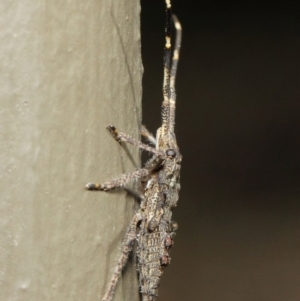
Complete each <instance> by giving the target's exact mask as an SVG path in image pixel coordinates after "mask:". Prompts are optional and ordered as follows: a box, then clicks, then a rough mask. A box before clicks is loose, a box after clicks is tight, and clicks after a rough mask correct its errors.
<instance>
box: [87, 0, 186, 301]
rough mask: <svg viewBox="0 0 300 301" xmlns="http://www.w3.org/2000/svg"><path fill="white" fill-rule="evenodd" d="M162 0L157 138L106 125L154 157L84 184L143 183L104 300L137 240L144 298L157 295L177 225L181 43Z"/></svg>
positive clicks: (100, 186)
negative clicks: (163, 21)
mask: <svg viewBox="0 0 300 301" xmlns="http://www.w3.org/2000/svg"><path fill="white" fill-rule="evenodd" d="M165 2H166V29H165V40H166V41H165V48H164V80H163V97H164V100H163V103H162V112H161V115H162V125H161V127H160V128H159V129H158V130H157V134H156V138H154V137H153V136H152V135H151V134H150V133H149V132H148V130H147V129H146V128H145V127H143V126H142V130H141V134H142V135H143V136H144V137H145V138H146V139H147V140H148V141H149V143H150V144H151V145H147V144H144V143H142V142H140V141H138V140H136V139H134V138H132V137H130V136H129V135H127V134H125V133H121V132H118V131H117V129H116V128H115V127H114V126H113V125H109V126H107V129H108V130H109V132H110V133H111V135H112V136H113V138H114V139H115V140H116V141H117V142H119V143H121V142H126V143H130V144H132V145H135V146H137V147H139V148H140V149H142V150H146V151H148V152H150V153H151V154H153V156H152V158H151V159H150V160H149V161H148V162H147V163H146V164H145V166H144V168H141V169H139V170H136V171H133V172H129V173H126V174H122V175H120V176H119V177H117V178H116V179H114V180H112V181H107V182H104V183H102V184H93V183H88V184H86V189H87V190H102V191H109V190H112V189H115V188H125V186H126V184H128V183H129V182H131V181H134V180H136V179H138V180H141V181H142V183H143V193H142V194H141V195H139V199H140V208H139V210H138V211H137V212H136V213H135V215H134V216H133V218H132V220H131V222H130V225H129V227H128V229H127V232H126V235H125V238H124V242H123V247H122V254H121V256H120V258H119V260H118V264H117V266H116V268H115V270H114V273H113V276H112V279H111V281H110V282H109V285H108V288H107V290H106V293H105V295H104V297H103V299H102V301H111V300H112V299H113V296H114V293H115V290H116V285H117V282H118V279H119V277H120V275H121V272H122V269H123V267H124V266H125V265H126V262H127V260H128V256H129V254H130V252H131V250H132V248H133V244H134V243H135V241H137V270H138V275H139V285H140V293H141V298H142V301H155V300H156V299H157V295H158V285H159V281H160V277H161V275H162V273H163V269H164V268H165V267H166V266H168V265H169V264H170V261H171V258H170V255H169V250H170V248H171V246H172V245H173V237H174V235H175V230H176V229H177V224H176V223H175V222H173V221H172V209H173V208H174V207H175V206H176V205H177V201H178V194H179V190H180V183H179V181H180V168H181V160H182V156H181V154H180V151H179V148H178V146H177V142H176V137H175V132H174V126H175V107H176V91H175V78H176V72H177V65H178V60H179V51H180V44H181V25H180V23H179V21H178V19H177V18H176V16H175V15H172V14H171V1H170V0H165ZM172 19H173V22H174V25H175V29H176V41H175V47H174V52H173V57H172V58H171V52H172V51H171V25H172Z"/></svg>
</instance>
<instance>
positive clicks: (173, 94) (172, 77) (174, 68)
mask: <svg viewBox="0 0 300 301" xmlns="http://www.w3.org/2000/svg"><path fill="white" fill-rule="evenodd" d="M172 18H173V22H174V25H175V29H176V40H175V47H174V53H173V58H172V67H171V74H170V93H169V102H170V113H169V114H170V115H169V131H170V133H174V126H175V110H176V90H175V80H176V73H177V67H178V60H179V52H180V46H181V36H182V29H181V24H180V22H179V21H178V19H177V17H176V16H175V15H172Z"/></svg>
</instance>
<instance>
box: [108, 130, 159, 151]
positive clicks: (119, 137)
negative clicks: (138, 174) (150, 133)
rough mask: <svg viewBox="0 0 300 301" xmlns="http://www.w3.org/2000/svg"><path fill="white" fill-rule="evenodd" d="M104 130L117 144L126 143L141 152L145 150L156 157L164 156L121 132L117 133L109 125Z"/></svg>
mask: <svg viewBox="0 0 300 301" xmlns="http://www.w3.org/2000/svg"><path fill="white" fill-rule="evenodd" d="M106 128H107V129H108V130H109V132H110V133H111V135H112V136H113V138H114V139H115V140H116V141H118V142H119V143H120V142H127V143H130V144H132V145H135V146H137V147H139V148H140V149H143V150H146V151H148V152H150V153H152V154H155V155H157V156H162V157H163V156H164V153H163V152H162V151H159V150H157V149H156V148H154V147H151V146H149V145H146V144H144V143H142V142H140V141H138V140H136V139H134V138H132V137H130V136H129V135H127V134H125V133H121V132H120V133H119V132H118V131H117V129H116V128H115V127H114V126H113V125H109V126H107V127H106Z"/></svg>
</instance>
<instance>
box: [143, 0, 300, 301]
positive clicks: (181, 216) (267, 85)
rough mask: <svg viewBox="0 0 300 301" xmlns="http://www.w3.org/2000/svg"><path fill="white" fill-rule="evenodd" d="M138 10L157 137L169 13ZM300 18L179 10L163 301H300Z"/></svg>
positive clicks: (151, 7)
mask: <svg viewBox="0 0 300 301" xmlns="http://www.w3.org/2000/svg"><path fill="white" fill-rule="evenodd" d="M141 4H142V15H141V20H142V55H143V64H144V68H145V73H144V78H143V123H144V124H146V125H147V127H148V128H149V130H151V131H152V132H153V133H155V132H156V129H157V128H158V127H159V126H160V106H161V102H162V92H161V89H162V79H163V67H162V60H163V47H164V1H162V0H158V1H154V0H142V1H141ZM299 9H300V4H298V3H297V2H294V3H293V2H282V3H280V2H271V1H260V2H258V1H232V2H230V1H223V2H221V1H179V0H177V1H173V12H174V13H176V14H177V16H178V17H179V18H180V20H181V22H182V26H183V43H182V52H181V58H180V62H179V70H178V78H177V93H178V103H177V117H176V133H177V138H178V143H179V146H180V149H181V152H182V154H183V165H182V179H181V184H182V185H181V186H182V190H181V193H180V200H179V203H178V207H177V208H176V210H175V211H174V219H175V220H176V221H177V222H178V223H179V230H178V232H177V233H178V234H177V236H176V238H175V246H174V248H173V249H172V251H171V255H172V264H171V265H170V266H169V267H168V268H167V269H166V270H165V272H164V275H163V277H162V281H161V287H160V290H159V300H164V301H170V300H172V301H177V300H178V301H179V300H180V301H183V300H190V301H191V300H199V301H217V300H218V301H237V300H240V301H250V300H251V301H260V300H266V301H267V300H270V301H277V300H278V301H279V300H282V301H294V300H300V231H299V230H300V219H299V216H300V198H299V196H300V189H299V180H300V156H299V154H300V153H299V150H300V139H299V138H300V137H299V136H300V122H299V114H300V112H299V110H300V101H299V95H300V85H299V81H300V59H299V57H300V10H299Z"/></svg>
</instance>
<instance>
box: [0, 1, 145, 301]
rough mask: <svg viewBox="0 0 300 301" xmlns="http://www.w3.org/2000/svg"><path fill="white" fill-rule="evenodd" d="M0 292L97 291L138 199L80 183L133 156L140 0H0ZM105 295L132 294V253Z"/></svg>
mask: <svg viewBox="0 0 300 301" xmlns="http://www.w3.org/2000/svg"><path fill="white" fill-rule="evenodd" d="M0 16H1V18H0V22H1V25H0V27H1V32H0V60H1V62H2V63H1V67H0V88H1V98H0V149H1V150H0V191H1V202H0V223H1V234H0V300H30V301H40V300H56V301H70V300H73V301H78V300H85V301H88V300H91V301H96V300H101V297H102V295H103V293H104V291H105V287H106V285H107V282H108V280H109V277H110V275H111V272H112V270H113V268H114V266H115V264H116V262H117V259H118V256H119V254H120V247H121V243H122V240H123V235H124V233H125V230H126V227H127V225H128V222H129V221H130V219H131V217H132V216H133V213H134V209H135V203H134V201H133V200H132V199H131V198H129V197H127V196H126V194H125V193H122V192H120V193H101V192H88V191H85V190H84V186H85V184H86V183H87V182H90V181H103V180H107V179H110V178H112V177H114V176H117V175H119V174H120V173H122V172H125V171H130V170H134V169H135V168H136V167H138V166H139V152H138V150H137V149H135V148H133V147H130V146H128V147H126V148H125V150H124V148H123V147H121V146H120V145H118V144H117V143H116V142H115V141H114V140H113V139H112V138H111V137H110V136H109V134H108V133H107V132H106V130H105V126H106V125H107V124H108V123H113V124H114V125H116V126H117V127H118V128H120V129H122V131H124V132H127V133H128V134H130V135H132V136H135V137H136V138H138V137H139V128H140V118H141V102H140V100H141V75H142V64H141V56H140V19H139V18H140V4H139V1H137V0H116V1H105V0H86V1H63V2H61V1H58V0H53V1H45V0H44V1H41V0H22V1H12V2H11V1H10V2H3V3H1V4H0ZM123 276H124V277H122V279H121V281H120V282H119V285H118V289H117V293H116V296H115V299H114V301H118V300H122V301H124V300H128V301H129V300H130V301H134V300H138V287H137V279H136V278H137V276H136V270H135V267H134V266H133V264H131V265H129V267H128V268H127V269H126V270H125V272H124V275H123Z"/></svg>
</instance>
